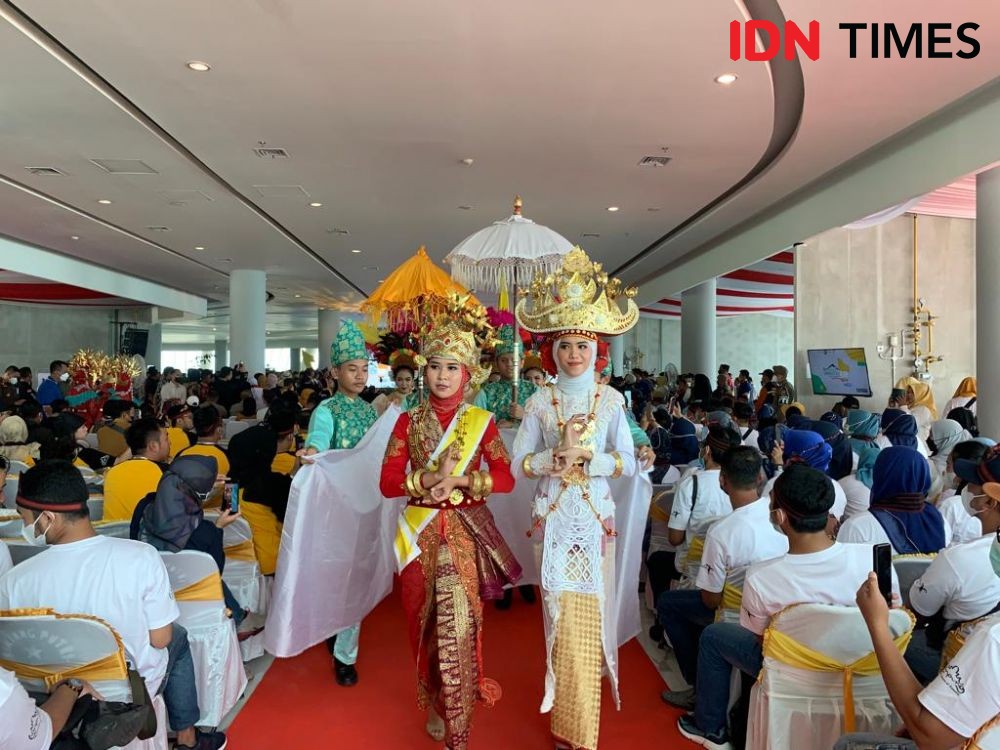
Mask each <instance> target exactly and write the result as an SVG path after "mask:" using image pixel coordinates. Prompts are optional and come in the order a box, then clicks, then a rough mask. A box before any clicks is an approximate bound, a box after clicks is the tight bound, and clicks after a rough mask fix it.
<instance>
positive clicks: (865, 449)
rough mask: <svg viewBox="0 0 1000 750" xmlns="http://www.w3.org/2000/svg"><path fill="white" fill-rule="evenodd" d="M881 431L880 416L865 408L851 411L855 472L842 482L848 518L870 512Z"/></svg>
mask: <svg viewBox="0 0 1000 750" xmlns="http://www.w3.org/2000/svg"><path fill="white" fill-rule="evenodd" d="M879 429H880V420H879V415H878V414H872V413H871V412H869V411H864V410H863V409H852V410H850V411H849V412H848V413H847V434H848V435H849V436H850V438H849V442H850V445H851V453H852V467H853V470H852V472H851V474H850V475H849V476H846V477H844V478H842V479H841V480H840V486H841V487H843V488H844V494H845V495H847V510H846V511H844V517H845V518H850V517H851V516H856V515H858V514H859V513H863V512H864V511H866V510H868V504H869V502H870V500H871V489H872V483H873V481H874V476H873V472H874V470H875V459H877V458H878V454H879V451H880V450H881V448H880V447H879V446H878V444H877V443H876V442H875V439H876V438H877V437H878V433H879Z"/></svg>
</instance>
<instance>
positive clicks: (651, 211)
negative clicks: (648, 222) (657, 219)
mask: <svg viewBox="0 0 1000 750" xmlns="http://www.w3.org/2000/svg"><path fill="white" fill-rule="evenodd" d="M646 210H647V211H649V212H650V213H656V212H657V211H659V210H660V209H658V208H655V207H651V208H647V209H646Z"/></svg>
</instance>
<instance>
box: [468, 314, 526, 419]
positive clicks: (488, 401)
mask: <svg viewBox="0 0 1000 750" xmlns="http://www.w3.org/2000/svg"><path fill="white" fill-rule="evenodd" d="M499 334H500V343H499V344H497V345H496V348H495V349H494V350H493V355H494V357H496V362H495V365H494V368H493V371H494V372H496V373H497V374H498V375H500V380H499V381H497V382H495V383H487V384H486V385H484V386H483V388H482V390H481V391H479V394H478V395H477V396H476V402H475V403H476V406H478V407H479V408H481V409H486V410H487V411H491V412H493V413H494V414H495V415H496V420H497V426H498V427H517V426H518V425H519V424H520V423H521V417H523V416H524V405H525V403H527V401H528V399H529V398H531V396H532V395H533V394H534V393H535V391H537V390H538V386H536V385H535V384H534V383H530V382H528V381H527V380H520V381H519V382H518V384H517V403H516V404H515V403H514V326H508V325H505V326H500V329H499Z"/></svg>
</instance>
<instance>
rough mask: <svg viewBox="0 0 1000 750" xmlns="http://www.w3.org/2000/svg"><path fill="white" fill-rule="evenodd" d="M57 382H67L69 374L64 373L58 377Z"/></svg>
mask: <svg viewBox="0 0 1000 750" xmlns="http://www.w3.org/2000/svg"><path fill="white" fill-rule="evenodd" d="M59 380H61V381H62V382H63V383H65V382H66V381H67V380H69V373H68V372H64V373H63V374H62V375H60V376H59Z"/></svg>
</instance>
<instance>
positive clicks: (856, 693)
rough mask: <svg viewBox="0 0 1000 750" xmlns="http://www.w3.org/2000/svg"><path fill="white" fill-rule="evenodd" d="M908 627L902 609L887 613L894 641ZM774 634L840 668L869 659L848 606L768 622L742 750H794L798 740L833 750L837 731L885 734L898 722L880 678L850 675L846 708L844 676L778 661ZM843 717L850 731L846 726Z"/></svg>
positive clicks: (801, 610)
mask: <svg viewBox="0 0 1000 750" xmlns="http://www.w3.org/2000/svg"><path fill="white" fill-rule="evenodd" d="M913 622H914V620H913V615H912V614H910V613H909V612H908V611H906V610H903V609H894V610H892V611H891V612H890V613H889V628H890V630H891V632H892V635H893V637H894V638H898V637H900V636H902V635H903V634H905V633H907V632H908V631H911V630H912V629H913ZM774 631H777V632H778V633H782V634H784V635H786V636H788V637H789V638H791V639H792V640H793V641H795V642H796V643H798V644H801V645H802V646H805V647H807V648H809V649H812V650H813V651H816V652H818V653H820V654H823V655H824V656H826V657H827V658H828V659H832V660H833V661H835V662H837V663H839V664H840V665H851V664H854V663H855V662H857V661H858V660H859V659H862V658H863V657H865V656H867V655H869V654H871V653H872V641H871V636H870V635H869V633H868V628H867V626H866V625H865V622H864V619H863V618H862V617H861V612H860V611H859V610H858V609H857V608H855V607H838V606H833V605H827V604H799V605H795V606H793V607H789V608H787V609H785V610H784V611H782V612H779V613H778V614H777V615H775V616H774V617H773V618H772V620H771V624H770V626H769V627H768V632H767V633H765V636H764V667H763V669H762V670H761V674H760V677H759V678H758V680H757V683H756V684H755V685H754V686H753V690H752V691H751V693H750V718H749V723H748V727H749V731H748V734H747V745H746V747H747V750H798V748H801V747H802V746H803V744H802V743H803V738H808V743H807V744H808V746H809V747H833V745H834V743H835V742H836V741H837V739H838V738H839V737H840V736H841V735H842V734H844V733H845V731H856V732H873V733H875V734H892V732H893V731H894V730H895V728H896V726H897V725H898V724H899V715H898V714H897V713H896V710H895V708H894V707H893V705H892V701H890V700H889V693H888V691H887V689H886V687H885V683H884V682H883V681H882V675H881V674H880V673H875V674H872V675H868V676H863V675H859V674H851V675H850V677H851V679H850V684H851V687H852V692H853V699H854V700H853V706H851V707H849V706H846V705H845V692H846V685H847V677H848V675H849V671H848V670H847V669H840V670H837V671H816V670H811V669H805V668H801V667H797V666H792V665H790V664H788V663H785V662H784V661H781V660H780V658H779V655H778V654H776V653H775V647H774V644H773V643H772V642H771V638H772V632H774ZM851 710H853V716H854V727H853V728H851V727H850V726H848V724H849V722H848V721H847V718H848V716H849V715H850V712H851Z"/></svg>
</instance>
